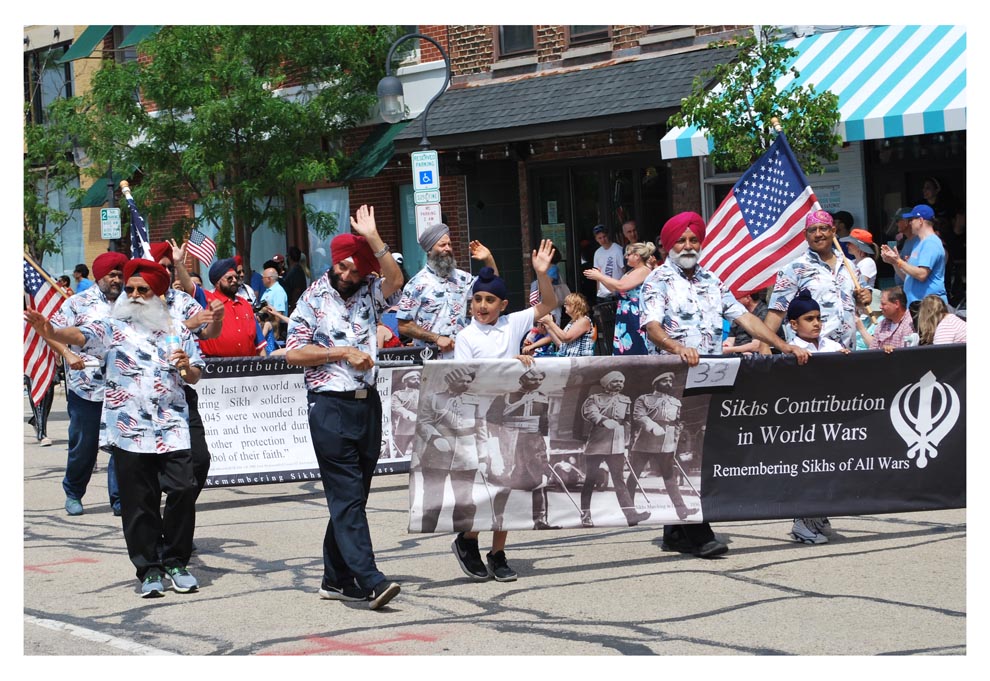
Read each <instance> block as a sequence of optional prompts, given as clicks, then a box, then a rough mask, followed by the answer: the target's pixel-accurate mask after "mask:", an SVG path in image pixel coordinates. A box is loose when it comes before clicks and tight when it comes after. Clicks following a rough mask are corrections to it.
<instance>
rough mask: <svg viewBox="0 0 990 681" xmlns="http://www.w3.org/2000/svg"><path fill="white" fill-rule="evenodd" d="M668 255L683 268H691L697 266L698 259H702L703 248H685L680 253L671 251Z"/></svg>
mask: <svg viewBox="0 0 990 681" xmlns="http://www.w3.org/2000/svg"><path fill="white" fill-rule="evenodd" d="M668 257H669V258H670V259H671V260H673V261H674V264H675V265H677V266H678V267H680V268H681V269H682V270H690V269H692V268H694V267H695V266H697V264H698V260H700V259H701V249H700V248H699V249H698V250H697V251H689V250H687V249H686V248H685V249H684V250H683V251H681V252H680V253H675V252H674V251H671V252H670V255H669V256H668Z"/></svg>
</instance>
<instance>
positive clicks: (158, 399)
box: [78, 318, 205, 454]
mask: <svg viewBox="0 0 990 681" xmlns="http://www.w3.org/2000/svg"><path fill="white" fill-rule="evenodd" d="M78 328H79V330H80V331H81V332H82V334H83V336H85V337H86V343H85V345H84V346H83V350H84V351H85V352H87V353H89V354H91V355H93V356H95V357H98V358H100V359H101V360H103V362H104V366H105V369H106V393H105V395H104V400H103V415H102V417H101V419H100V446H101V447H107V446H115V447H119V448H120V449H123V450H125V451H128V452H136V453H141V454H163V453H165V452H171V451H176V450H180V449H189V423H188V419H189V412H188V406H187V405H186V395H185V393H184V392H183V390H182V386H183V385H184V383H185V381H183V380H182V378H181V376H180V375H179V371H178V370H177V369H176V368H175V366H174V365H173V364H172V363H171V362H169V360H168V355H169V350H168V348H167V346H166V343H165V339H166V337H167V336H168V335H169V333H170V332H167V331H155V332H145V331H143V330H139V329H138V328H136V327H134V326H132V325H131V324H128V323H127V322H123V321H120V320H119V319H114V318H105V319H95V320H92V321H90V322H87V323H86V324H83V325H81V326H79V327H78ZM171 333H175V334H176V335H178V336H179V339H180V343H181V345H182V349H183V350H185V352H186V354H187V355H189V362H190V364H191V365H193V366H197V367H200V368H201V369H202V367H204V366H205V363H204V362H203V358H202V357H201V356H200V354H199V347H198V346H197V345H196V341H195V340H193V337H192V335H191V334H190V333H189V331H188V330H187V329H186V328H185V326H183V325H182V324H180V323H176V322H173V331H172V332H171Z"/></svg>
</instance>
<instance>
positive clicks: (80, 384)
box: [51, 285, 123, 402]
mask: <svg viewBox="0 0 990 681" xmlns="http://www.w3.org/2000/svg"><path fill="white" fill-rule="evenodd" d="M121 295H123V293H121ZM112 308H113V303H111V302H110V301H108V300H107V297H106V296H105V295H103V291H101V290H100V287H99V286H97V285H93V286H90V287H89V288H88V289H86V290H85V291H83V292H82V293H77V294H76V295H74V296H72V297H71V298H69V299H68V300H67V301H65V302H64V303H62V307H60V308H59V309H58V311H57V312H56V313H55V314H54V315H52V319H51V322H52V326H53V327H55V328H56V329H64V328H67V327H72V326H82V325H83V324H88V323H89V322H92V321H96V320H98V319H107V318H109V317H110V311H111V309H112ZM72 350H73V352H75V353H76V354H77V355H79V356H80V357H81V358H82V359H83V360H84V361H86V360H93V359H96V358H95V357H92V356H90V355H87V354H86V353H85V352H83V351H82V350H81V349H80V348H76V347H74V346H73V347H72ZM104 380H105V376H104V372H103V366H102V363H101V364H100V366H87V367H86V368H84V369H69V370H68V373H67V374H66V382H67V383H68V385H69V390H71V391H72V392H74V393H75V394H76V395H78V396H79V397H81V398H83V399H84V400H89V401H90V402H102V401H103V385H104Z"/></svg>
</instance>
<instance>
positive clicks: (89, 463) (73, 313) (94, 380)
mask: <svg viewBox="0 0 990 681" xmlns="http://www.w3.org/2000/svg"><path fill="white" fill-rule="evenodd" d="M126 262H127V256H126V255H124V254H123V253H103V254H102V255H100V256H98V257H97V258H96V260H94V261H93V276H94V277H95V279H96V285H95V286H91V287H90V288H88V289H86V290H85V291H83V292H82V293H77V294H76V295H74V296H72V297H71V298H69V299H68V300H67V301H65V304H64V305H62V307H60V308H59V310H58V312H56V313H55V314H54V315H53V316H52V326H54V327H55V328H62V327H68V326H80V325H82V324H86V323H88V322H91V321H93V320H97V319H105V318H107V317H109V316H110V312H111V310H112V309H113V305H114V303H115V302H116V301H117V298H118V296H120V290H121V287H122V286H123V269H124V263H126ZM87 271H88V270H87ZM74 352H76V354H78V355H80V356H81V357H82V358H83V360H84V361H85V362H86V366H85V368H82V369H69V372H68V375H67V376H66V382H67V383H68V391H66V394H65V397H66V402H67V407H68V411H69V457H68V461H67V462H66V465H65V477H64V478H63V479H62V489H63V490H64V491H65V512H66V513H68V514H69V515H82V513H83V505H82V498H83V495H84V494H86V487H87V486H88V485H89V480H90V478H91V477H92V475H93V467H94V466H95V465H96V454H97V451H98V450H99V437H100V414H101V412H102V411H103V395H104V392H105V388H106V385H105V374H104V367H103V365H102V363H101V362H99V361H97V360H96V359H94V358H91V357H88V356H85V355H83V353H82V351H81V350H80V349H79V348H78V347H76V348H75V349H74ZM107 488H108V491H109V493H110V507H111V509H112V510H113V514H114V515H120V494H119V492H118V489H117V476H116V471H115V466H114V460H113V457H110V463H109V464H108V466H107Z"/></svg>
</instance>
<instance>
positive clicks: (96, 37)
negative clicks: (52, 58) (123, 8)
mask: <svg viewBox="0 0 990 681" xmlns="http://www.w3.org/2000/svg"><path fill="white" fill-rule="evenodd" d="M111 28H113V26H87V27H86V30H84V31H83V32H82V33H81V34H80V35H79V37H78V38H76V39H75V40H74V41H72V45H71V46H69V49H68V50H66V51H65V54H63V55H62V56H61V57H60V58H59V59H58V63H59V64H64V63H66V62H70V61H73V60H75V59H83V58H84V57H88V56H89V55H91V54H93V50H95V49H96V46H97V45H99V44H100V42H102V41H103V38H104V37H106V34H107V33H109V32H110V29H111Z"/></svg>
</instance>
